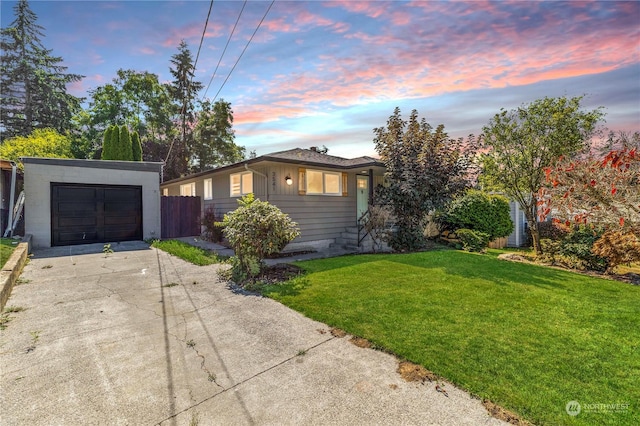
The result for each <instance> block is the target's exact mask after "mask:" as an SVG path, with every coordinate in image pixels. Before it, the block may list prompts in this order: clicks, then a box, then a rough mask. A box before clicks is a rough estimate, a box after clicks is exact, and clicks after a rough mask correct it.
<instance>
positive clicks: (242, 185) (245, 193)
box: [229, 171, 253, 197]
mask: <svg viewBox="0 0 640 426" xmlns="http://www.w3.org/2000/svg"><path fill="white" fill-rule="evenodd" d="M246 175H251V190H250V191H247V190H246V189H245V188H244V179H243V177H244V176H246ZM234 176H238V177H239V179H240V182H239V185H240V192H239V193H235V194H234V193H233V178H234ZM252 192H253V172H251V171H242V172H238V173H231V174H230V175H229V196H230V197H242V196H244V195H247V194H251V193H252Z"/></svg>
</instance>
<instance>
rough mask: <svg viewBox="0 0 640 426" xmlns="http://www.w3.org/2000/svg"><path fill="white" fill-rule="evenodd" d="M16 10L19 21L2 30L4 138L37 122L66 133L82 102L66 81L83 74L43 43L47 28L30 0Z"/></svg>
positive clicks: (1, 128) (1, 135)
mask: <svg viewBox="0 0 640 426" xmlns="http://www.w3.org/2000/svg"><path fill="white" fill-rule="evenodd" d="M14 11H15V15H16V19H15V21H13V22H12V23H11V25H10V26H9V27H8V28H3V29H2V30H1V41H0V49H1V50H2V52H3V54H2V57H1V59H0V94H1V98H0V99H1V102H0V116H1V117H2V123H1V125H0V140H4V139H5V138H10V137H14V136H27V135H29V134H30V133H31V132H32V130H33V129H36V128H47V127H50V128H54V129H56V130H57V131H59V132H61V133H63V132H65V131H66V130H68V129H69V128H70V126H71V117H72V116H73V114H74V113H75V112H76V111H78V110H79V109H80V102H81V99H79V98H76V97H74V96H72V95H70V94H68V93H67V88H66V85H67V84H68V83H72V82H75V81H80V80H81V79H82V76H80V75H77V74H67V73H66V70H67V67H65V66H63V65H61V62H62V58H61V57H58V56H53V55H52V54H51V53H52V50H50V49H46V48H45V47H44V46H43V44H42V42H41V40H40V38H41V37H43V30H44V28H43V27H42V26H40V25H38V24H37V23H36V21H37V16H36V14H35V13H34V12H33V11H32V10H31V9H30V7H29V4H28V3H27V0H20V1H19V2H18V3H17V4H16V6H15V7H14Z"/></svg>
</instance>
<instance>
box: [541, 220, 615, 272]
mask: <svg viewBox="0 0 640 426" xmlns="http://www.w3.org/2000/svg"><path fill="white" fill-rule="evenodd" d="M604 232H605V230H604V228H598V227H591V226H587V225H575V226H573V227H572V228H571V229H570V230H569V231H568V232H567V233H566V234H565V235H564V236H563V237H562V239H559V240H552V239H543V240H542V241H541V244H542V249H543V254H540V255H539V256H538V259H539V260H541V261H543V262H550V263H552V264H561V265H563V266H566V267H568V268H574V269H580V270H584V269H588V270H593V271H600V272H603V271H605V270H607V268H608V267H609V262H608V260H607V259H606V258H605V257H602V256H599V255H597V254H594V252H593V251H592V250H593V247H594V244H595V243H596V241H598V240H599V239H600V237H601V236H602V235H603V234H604Z"/></svg>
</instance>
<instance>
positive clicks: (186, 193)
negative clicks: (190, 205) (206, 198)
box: [180, 182, 196, 197]
mask: <svg viewBox="0 0 640 426" xmlns="http://www.w3.org/2000/svg"><path fill="white" fill-rule="evenodd" d="M180 195H182V196H183V197H195V196H196V183H195V182H191V183H185V184H184V185H180Z"/></svg>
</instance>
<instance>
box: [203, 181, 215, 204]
mask: <svg viewBox="0 0 640 426" xmlns="http://www.w3.org/2000/svg"><path fill="white" fill-rule="evenodd" d="M204 199H205V200H212V199H213V182H212V180H211V179H205V180H204Z"/></svg>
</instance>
